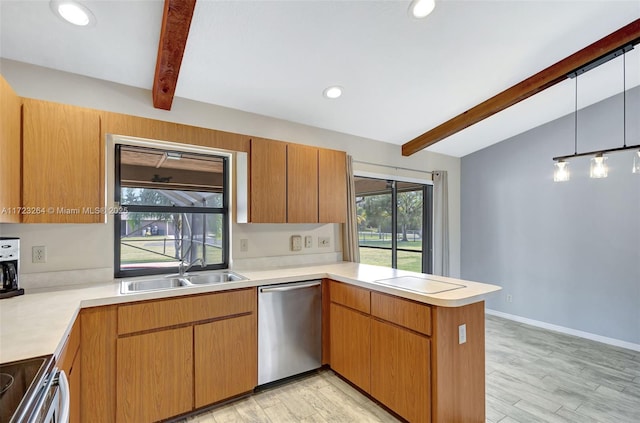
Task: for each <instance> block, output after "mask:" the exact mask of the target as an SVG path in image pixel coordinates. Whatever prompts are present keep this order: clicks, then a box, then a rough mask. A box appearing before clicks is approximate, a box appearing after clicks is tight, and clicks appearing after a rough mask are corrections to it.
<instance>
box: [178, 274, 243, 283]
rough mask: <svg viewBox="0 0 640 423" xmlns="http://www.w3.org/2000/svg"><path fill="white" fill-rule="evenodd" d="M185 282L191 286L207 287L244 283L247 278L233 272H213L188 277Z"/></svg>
mask: <svg viewBox="0 0 640 423" xmlns="http://www.w3.org/2000/svg"><path fill="white" fill-rule="evenodd" d="M185 280H186V281H187V283H189V284H193V285H208V284H214V283H224V282H236V281H245V280H247V278H245V277H244V276H242V275H239V274H237V273H234V272H215V273H202V274H199V275H190V276H187V277H186V278H185Z"/></svg>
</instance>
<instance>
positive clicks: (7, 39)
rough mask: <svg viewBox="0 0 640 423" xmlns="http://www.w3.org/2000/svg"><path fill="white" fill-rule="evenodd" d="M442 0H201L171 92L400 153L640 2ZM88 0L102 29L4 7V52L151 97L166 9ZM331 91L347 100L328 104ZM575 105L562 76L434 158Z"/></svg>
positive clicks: (597, 86) (602, 91)
mask: <svg viewBox="0 0 640 423" xmlns="http://www.w3.org/2000/svg"><path fill="white" fill-rule="evenodd" d="M436 1H437V5H436V9H435V10H434V12H433V13H432V14H431V15H430V16H428V17H427V18H426V19H423V20H417V19H414V18H410V17H409V16H408V13H407V10H408V6H409V1H401V0H387V1H345V0H342V1H339V0H333V1H329V0H324V1H313V0H297V1H260V0H253V1H249V0H235V1H218V0H198V2H197V5H196V9H195V15H194V18H193V22H192V24H191V30H190V33H189V40H188V42H187V48H186V51H185V55H184V59H183V63H182V68H181V70H180V77H179V81H178V86H177V89H176V96H178V97H184V98H189V99H193V100H197V101H202V102H206V103H212V104H217V105H221V106H226V107H231V108H234V109H239V110H245V111H249V112H254V113H259V114H262V115H267V116H272V117H276V118H280V119H285V120H289V121H293V122H298V123H303V124H307V125H312V126H316V127H320V128H326V129H331V130H335V131H339V132H344V133H348V134H353V135H358V136H362V137H367V138H372V139H375V140H380V141H385V142H389V143H394V144H399V145H400V144H403V143H405V142H407V141H409V140H411V139H412V138H414V137H416V136H418V135H420V134H422V133H423V132H425V131H427V130H429V129H431V128H433V127H435V126H437V125H438V124H440V123H443V122H444V121H446V120H448V119H450V118H452V117H454V116H455V115H457V114H459V113H461V112H463V111H465V110H467V109H469V108H471V107H473V106H475V105H476V104H478V103H480V102H482V101H483V100H486V99H487V98H489V97H491V96H493V95H495V94H497V93H498V92H500V91H502V90H504V89H506V88H508V87H510V86H512V85H514V84H516V83H518V82H520V81H521V80H523V79H525V78H527V77H529V76H531V75H532V74H534V73H536V72H538V71H540V70H542V69H544V68H545V67H547V66H549V65H551V64H553V63H555V62H557V61H558V60H561V59H563V58H565V57H566V56H568V55H570V54H572V53H574V52H575V51H577V50H579V49H581V48H583V47H585V46H587V45H588V44H590V43H592V42H594V41H596V40H598V39H600V38H602V37H604V36H605V35H607V34H609V33H611V32H613V31H615V30H617V29H618V28H620V27H622V26H624V25H626V24H628V23H630V22H632V21H633V20H635V19H638V18H639V17H640V1H639V0H632V1H609V0H600V1H579V0H571V1H551V0H549V1H521V0H511V1H493V0H492V1H482V0H476V1H472V0H469V1H449V0H436ZM82 3H84V4H85V5H86V6H88V7H89V8H90V9H91V10H92V12H93V13H94V15H95V16H96V19H97V23H96V25H94V26H92V27H89V28H78V27H74V26H72V25H70V24H67V23H66V22H63V21H62V20H61V19H60V18H58V17H56V16H55V15H54V14H53V13H52V12H51V9H50V7H49V2H48V1H46V0H32V1H14V0H0V56H1V57H4V58H9V59H13V60H18V61H22V62H27V63H32V64H36V65H40V66H45V67H50V68H54V69H59V70H63V71H68V72H73V73H77V74H82V75H87V76H91V77H95V78H100V79H104V80H109V81H114V82H118V83H121V84H126V85H131V86H136V87H141V88H146V89H151V87H152V84H153V76H154V70H155V61H156V53H157V48H158V37H159V33H160V30H159V29H160V24H161V20H162V7H163V2H162V1H160V0H147V1H141V0H138V1H134V0H120V1H89V0H85V1H83V2H82ZM621 63H622V62H621V60H620V59H616V60H614V61H611V62H609V63H608V64H606V65H603V66H601V67H599V68H597V69H595V70H593V71H591V72H589V73H587V74H585V75H584V76H581V77H580V78H579V80H580V82H579V84H580V89H579V98H580V101H579V103H580V107H584V106H586V105H588V104H591V103H593V102H595V101H598V100H600V99H603V98H606V97H608V96H610V95H613V94H615V93H617V92H620V91H621V90H622V65H621ZM626 83H627V88H629V87H632V86H636V85H640V48H636V49H635V50H634V51H633V52H631V53H629V54H627V82H626ZM333 84H337V85H341V86H342V87H344V95H343V96H342V97H341V98H340V99H338V100H327V99H325V98H324V97H323V96H322V91H323V90H324V88H326V87H327V86H329V85H333ZM573 101H574V88H573V81H567V82H564V83H562V84H559V85H557V86H556V87H554V88H551V89H549V90H547V91H545V92H543V93H541V94H538V95H536V96H534V97H532V98H530V99H529V100H526V101H525V102H522V103H520V104H518V105H516V106H514V107H512V108H510V109H508V110H506V111H504V112H502V113H499V114H498V115H495V116H494V117H492V118H490V119H487V120H485V121H484V122H482V123H480V124H477V125H474V126H473V127H471V128H468V129H466V130H464V131H462V132H460V133H458V134H456V135H454V136H451V137H449V138H448V139H446V140H444V141H442V142H440V143H438V144H436V145H434V146H432V147H430V148H429V149H428V150H430V151H435V152H440V153H444V154H449V155H453V156H458V157H461V156H464V155H466V154H469V153H471V152H473V151H476V150H479V149H481V148H484V147H486V146H488V145H491V144H493V143H496V142H499V141H501V140H503V139H505V138H508V137H509V136H512V135H515V134H518V133H521V132H523V131H526V130H528V129H530V128H533V127H535V126H538V125H540V124H542V123H545V122H548V121H550V120H553V119H555V118H557V117H560V116H562V115H564V114H567V113H570V112H571V111H572V110H573V107H574V103H573ZM398 148H399V147H398Z"/></svg>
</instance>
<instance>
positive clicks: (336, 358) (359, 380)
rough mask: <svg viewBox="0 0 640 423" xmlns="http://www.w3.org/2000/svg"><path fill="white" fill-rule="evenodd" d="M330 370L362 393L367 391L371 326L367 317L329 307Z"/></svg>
mask: <svg viewBox="0 0 640 423" xmlns="http://www.w3.org/2000/svg"><path fill="white" fill-rule="evenodd" d="M329 314H330V324H329V328H330V329H329V330H330V332H331V333H330V341H329V342H330V346H329V348H330V351H331V352H330V356H331V368H332V369H333V370H335V371H336V372H338V373H340V374H341V375H342V376H344V377H345V378H347V379H349V381H351V382H352V383H354V384H355V385H357V386H359V387H360V388H361V389H363V390H364V391H365V392H369V390H370V382H371V378H370V372H371V366H370V363H371V322H370V318H369V316H367V315H366V314H362V313H359V312H357V311H354V310H351V309H348V308H346V307H343V306H341V305H338V304H334V303H331V307H330V311H329Z"/></svg>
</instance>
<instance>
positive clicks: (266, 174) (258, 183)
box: [249, 138, 287, 223]
mask: <svg viewBox="0 0 640 423" xmlns="http://www.w3.org/2000/svg"><path fill="white" fill-rule="evenodd" d="M250 201H251V211H250V216H249V217H250V219H251V222H253V223H286V221H287V144H285V143H283V142H278V141H271V140H265V139H260V138H257V139H252V140H251V200H250Z"/></svg>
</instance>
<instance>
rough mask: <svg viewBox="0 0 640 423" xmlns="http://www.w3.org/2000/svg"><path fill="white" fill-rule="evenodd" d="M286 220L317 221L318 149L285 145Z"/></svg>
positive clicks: (292, 221)
mask: <svg viewBox="0 0 640 423" xmlns="http://www.w3.org/2000/svg"><path fill="white" fill-rule="evenodd" d="M287 222H288V223H318V149H317V148H314V147H307V146H304V145H298V144H289V145H288V146H287Z"/></svg>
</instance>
